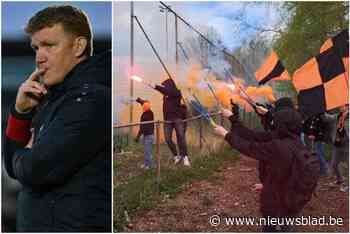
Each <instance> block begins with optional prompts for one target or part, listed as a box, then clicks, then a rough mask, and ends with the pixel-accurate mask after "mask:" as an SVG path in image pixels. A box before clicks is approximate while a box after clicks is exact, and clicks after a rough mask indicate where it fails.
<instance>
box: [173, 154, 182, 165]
mask: <svg viewBox="0 0 350 234" xmlns="http://www.w3.org/2000/svg"><path fill="white" fill-rule="evenodd" d="M180 161H181V156H179V155H177V156H175V157H174V164H178V163H179V162H180Z"/></svg>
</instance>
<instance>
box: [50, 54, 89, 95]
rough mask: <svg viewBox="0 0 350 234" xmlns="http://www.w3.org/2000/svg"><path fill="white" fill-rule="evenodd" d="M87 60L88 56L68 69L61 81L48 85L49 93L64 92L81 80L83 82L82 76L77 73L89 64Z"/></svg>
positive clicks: (84, 69)
mask: <svg viewBox="0 0 350 234" xmlns="http://www.w3.org/2000/svg"><path fill="white" fill-rule="evenodd" d="M89 61H90V57H89V58H87V59H84V60H83V61H81V62H80V63H78V64H77V65H75V66H74V67H73V69H72V70H70V71H69V72H68V74H67V75H66V76H65V77H64V80H63V82H61V83H59V84H57V85H54V86H51V87H50V92H51V94H56V93H64V92H66V91H67V90H68V89H70V88H72V87H73V86H76V85H78V84H80V83H81V82H84V81H83V79H84V78H83V77H81V76H78V75H77V74H79V73H82V72H85V71H86V69H87V67H88V66H89Z"/></svg>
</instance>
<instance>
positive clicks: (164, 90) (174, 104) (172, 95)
mask: <svg viewBox="0 0 350 234" xmlns="http://www.w3.org/2000/svg"><path fill="white" fill-rule="evenodd" d="M155 89H156V90H158V91H159V92H160V93H161V94H163V115H164V120H175V119H182V117H183V110H182V107H181V98H182V95H181V91H180V90H179V89H178V88H177V87H176V84H175V82H174V81H173V80H172V79H170V78H169V79H167V80H165V81H163V82H162V85H156V87H155Z"/></svg>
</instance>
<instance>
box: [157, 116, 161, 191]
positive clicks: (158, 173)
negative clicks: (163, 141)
mask: <svg viewBox="0 0 350 234" xmlns="http://www.w3.org/2000/svg"><path fill="white" fill-rule="evenodd" d="M159 128H160V121H159V120H158V121H157V122H156V155H157V179H156V181H157V194H158V195H159V193H160V189H159V187H160V130H159Z"/></svg>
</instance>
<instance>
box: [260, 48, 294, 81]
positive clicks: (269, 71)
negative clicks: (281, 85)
mask: <svg viewBox="0 0 350 234" xmlns="http://www.w3.org/2000/svg"><path fill="white" fill-rule="evenodd" d="M255 78H256V80H257V81H259V85H263V84H265V83H266V82H268V81H270V80H290V78H289V74H288V71H287V70H286V69H285V68H284V66H283V64H282V62H281V60H279V58H278V56H277V54H276V53H275V52H274V51H272V53H271V54H270V56H269V57H268V58H267V59H266V60H265V62H264V63H263V64H262V65H261V66H260V68H259V69H258V70H257V71H256V72H255Z"/></svg>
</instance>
